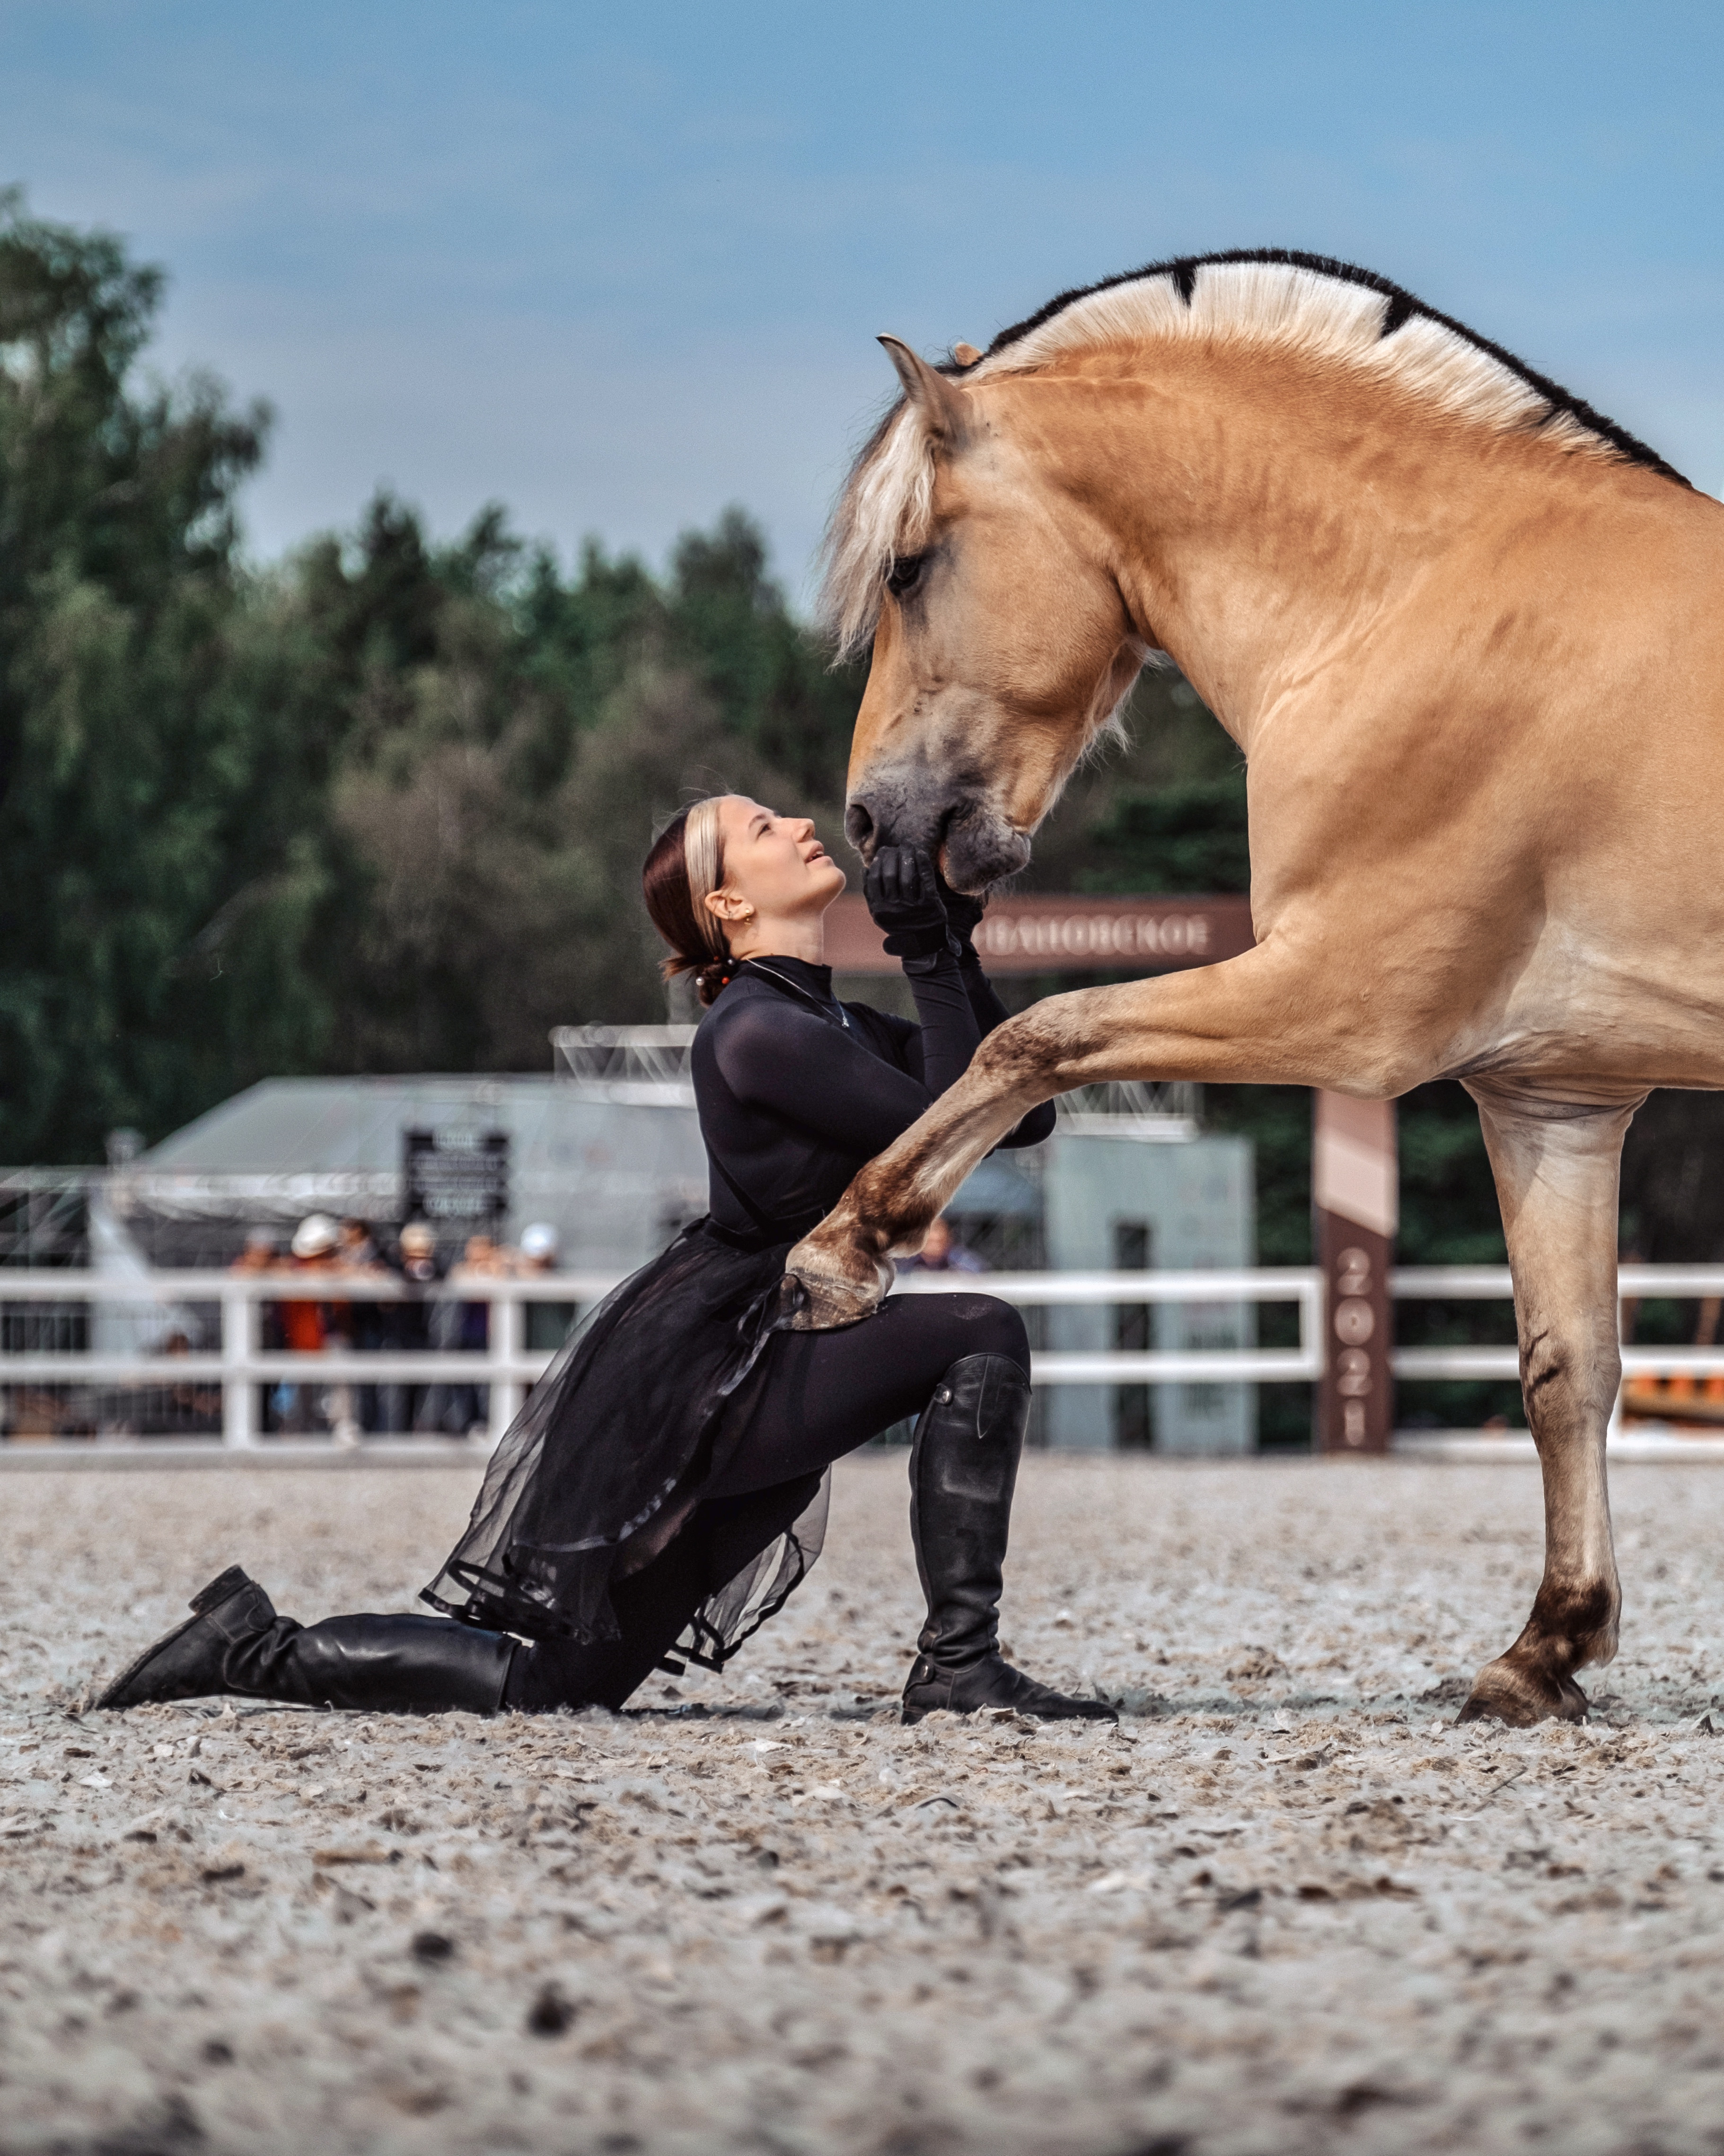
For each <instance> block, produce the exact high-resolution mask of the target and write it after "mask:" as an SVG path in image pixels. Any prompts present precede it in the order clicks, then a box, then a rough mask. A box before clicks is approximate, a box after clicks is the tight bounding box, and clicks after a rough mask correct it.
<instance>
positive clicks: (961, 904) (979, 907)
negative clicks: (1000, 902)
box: [935, 868, 988, 952]
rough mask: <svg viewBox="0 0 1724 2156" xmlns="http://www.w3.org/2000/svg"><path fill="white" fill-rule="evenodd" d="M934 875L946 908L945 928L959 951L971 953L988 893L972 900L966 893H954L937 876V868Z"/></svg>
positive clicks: (940, 876) (943, 878) (986, 907)
mask: <svg viewBox="0 0 1724 2156" xmlns="http://www.w3.org/2000/svg"><path fill="white" fill-rule="evenodd" d="M935 874H936V876H937V877H938V880H939V891H940V903H941V904H942V906H944V907H945V908H946V921H947V927H949V928H950V929H951V931H952V934H953V935H954V936H955V937H957V941H958V947H959V949H960V951H970V952H973V951H974V949H975V942H974V940H973V939H974V937H975V934H976V929H977V924H978V923H979V922H980V921H981V919H982V916H983V914H984V913H985V912H986V911H987V910H988V893H987V892H986V891H983V894H982V896H980V897H979V898H972V896H971V895H970V894H969V892H968V891H954V890H953V889H952V885H950V884H949V883H947V880H946V879H945V877H944V876H943V875H939V870H938V869H937V868H936V870H935Z"/></svg>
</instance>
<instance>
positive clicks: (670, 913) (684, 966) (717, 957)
mask: <svg viewBox="0 0 1724 2156" xmlns="http://www.w3.org/2000/svg"><path fill="white" fill-rule="evenodd" d="M724 798H725V797H724V795H723V794H721V793H711V794H708V795H707V797H706V799H705V800H704V801H696V802H695V803H694V804H693V806H692V807H690V808H685V809H684V810H683V811H682V813H681V814H680V815H678V816H673V817H672V818H671V819H670V822H669V823H668V824H666V825H665V826H664V829H663V830H662V831H661V832H660V833H659V835H658V837H657V839H654V842H653V848H652V851H651V852H650V853H649V855H647V857H646V865H645V867H644V869H643V870H641V886H642V890H643V891H644V896H645V898H646V907H647V911H648V912H649V914H650V915H651V916H652V918H653V926H654V927H655V928H656V929H657V930H658V932H659V934H660V935H661V936H662V937H664V941H665V942H667V943H668V944H669V945H670V957H668V958H666V959H665V960H664V966H663V971H664V978H665V979H666V980H667V981H668V980H674V979H675V977H676V976H677V974H679V973H692V974H694V975H695V988H697V989H698V991H699V993H700V1001H701V1002H702V1003H703V1004H710V1003H711V1002H712V1001H713V999H714V998H715V997H716V995H717V994H718V992H719V990H720V989H721V988H724V987H725V986H726V983H728V982H729V980H730V978H731V975H732V974H733V973H735V971H736V960H735V959H734V958H732V957H731V947H730V944H729V942H728V941H727V939H726V936H725V928H724V923H723V921H721V920H720V918H719V916H717V915H716V913H715V912H714V911H712V908H711V906H708V905H707V903H706V901H707V899H708V897H709V896H711V893H712V892H714V891H721V890H722V889H723V887H724V834H723V832H722V830H721V829H720V825H719V804H720V803H721V802H722V801H723V799H724Z"/></svg>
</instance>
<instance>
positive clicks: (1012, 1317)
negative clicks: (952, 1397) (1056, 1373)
mask: <svg viewBox="0 0 1724 2156" xmlns="http://www.w3.org/2000/svg"><path fill="white" fill-rule="evenodd" d="M941 1299H942V1301H949V1302H950V1304H951V1306H952V1338H953V1340H954V1342H960V1343H962V1344H959V1345H957V1346H955V1347H954V1348H953V1351H952V1361H953V1362H954V1363H957V1362H959V1361H961V1360H962V1358H963V1357H965V1356H966V1355H1004V1356H1006V1357H1007V1358H1008V1359H1009V1360H1010V1361H1012V1362H1013V1363H1016V1364H1017V1365H1018V1368H1019V1369H1020V1370H1022V1371H1023V1373H1024V1376H1025V1377H1028V1376H1029V1332H1028V1331H1027V1330H1026V1329H1025V1327H1024V1315H1023V1312H1021V1311H1019V1310H1018V1309H1017V1308H1015V1307H1014V1306H1013V1304H1011V1303H1009V1302H1002V1301H1000V1299H999V1297H998V1296H993V1295H954V1296H949V1297H948V1296H942V1298H941Z"/></svg>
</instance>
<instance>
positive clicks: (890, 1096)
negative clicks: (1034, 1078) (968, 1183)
mask: <svg viewBox="0 0 1724 2156" xmlns="http://www.w3.org/2000/svg"><path fill="white" fill-rule="evenodd" d="M904 971H905V973H906V978H908V979H909V982H910V986H911V993H912V994H913V995H914V996H915V998H916V1015H917V1017H918V1018H919V1019H921V1024H919V1025H912V1024H911V1023H910V1021H909V1020H908V1019H901V1018H894V1017H892V1016H891V1015H890V1014H889V1013H887V1012H885V1011H878V1010H875V1009H873V1008H872V1007H871V1006H870V1005H869V1004H841V1003H839V1001H838V999H837V998H836V997H835V996H834V994H833V993H832V969H831V968H830V967H829V966H810V965H807V964H805V963H804V962H803V961H802V960H801V959H799V958H780V957H770V958H758V959H751V960H749V961H748V962H747V964H746V965H745V966H744V967H743V968H741V971H740V972H739V973H737V974H736V977H735V978H734V979H733V980H732V981H731V984H730V986H729V987H728V988H726V989H724V990H723V991H722V992H721V994H720V996H719V998H718V1000H717V1002H716V1004H714V1005H713V1006H712V1008H711V1010H710V1011H708V1013H707V1014H706V1017H705V1018H704V1019H702V1020H701V1023H700V1031H699V1032H698V1033H697V1034H695V1045H694V1053H693V1056H692V1059H691V1061H692V1068H693V1072H694V1081H695V1105H696V1106H697V1107H698V1108H699V1110H700V1135H701V1137H703V1138H704V1139H705V1140H706V1157H707V1160H708V1162H709V1163H710V1165H711V1171H712V1173H711V1211H712V1215H713V1218H714V1219H716V1221H717V1222H718V1223H719V1224H721V1226H723V1227H725V1228H728V1229H731V1230H733V1231H734V1232H736V1233H737V1234H740V1235H749V1236H760V1235H766V1236H768V1237H769V1238H770V1239H771V1240H782V1238H783V1237H785V1236H793V1235H805V1234H807V1232H808V1229H810V1228H812V1227H813V1225H814V1224H815V1223H816V1222H817V1221H818V1220H819V1219H822V1218H823V1217H824V1214H827V1213H828V1212H829V1211H830V1209H832V1207H833V1206H834V1204H836V1203H837V1201H838V1199H839V1197H840V1196H841V1195H842V1194H843V1192H844V1187H845V1185H846V1184H847V1183H849V1180H850V1178H851V1177H852V1176H853V1175H854V1173H856V1171H857V1169H858V1168H860V1167H861V1166H862V1164H863V1163H864V1162H865V1161H869V1160H872V1159H873V1158H874V1156H875V1154H876V1153H878V1152H884V1151H885V1148H886V1147H888V1146H889V1145H890V1143H891V1142H892V1141H893V1139H894V1138H895V1137H899V1136H900V1133H902V1132H905V1131H906V1130H908V1129H909V1127H910V1126H911V1124H912V1123H913V1122H915V1121H916V1117H917V1116H920V1115H921V1112H922V1111H923V1110H924V1109H925V1108H926V1107H927V1106H928V1105H929V1103H930V1102H931V1101H936V1100H937V1099H938V1098H939V1096H941V1094H942V1093H943V1092H944V1091H946V1090H947V1087H948V1086H952V1085H953V1084H954V1083H956V1081H957V1080H958V1079H959V1078H961V1077H962V1075H963V1074H964V1072H965V1071H966V1070H967V1069H968V1068H969V1063H970V1058H971V1057H972V1055H974V1054H975V1052H976V1050H977V1045H978V1044H979V1043H980V1041H981V1040H982V1039H983V1035H984V1034H990V1033H992V1032H993V1029H994V1028H995V1027H996V1026H997V1025H998V1024H1000V1023H1001V1021H1002V1020H1003V1019H1004V1018H1005V1016H1006V1011H1005V1008H1004V1006H1003V1004H1001V1002H1000V1000H999V998H998V996H996V995H995V993H993V988H990V987H989V985H988V978H987V976H986V975H985V974H984V973H983V971H982V968H981V966H980V964H979V962H977V959H976V956H975V953H974V952H972V951H968V950H967V951H966V952H965V954H964V957H963V959H962V962H960V960H959V959H957V958H956V957H952V955H951V954H950V953H949V952H939V953H936V955H935V956H934V957H931V958H912V959H909V960H907V961H906V963H905V968H904ZM1053 1127H1054V1108H1053V1104H1052V1102H1051V1101H1049V1102H1045V1103H1044V1105H1043V1106H1040V1107H1039V1108H1034V1109H1032V1110H1031V1111H1030V1112H1029V1115H1027V1116H1025V1117H1024V1120H1023V1122H1021V1123H1019V1124H1018V1127H1017V1128H1016V1129H1015V1130H1014V1131H1013V1132H1010V1133H1009V1134H1008V1136H1007V1137H1004V1138H1002V1139H1001V1141H1000V1143H1001V1144H1002V1145H1003V1146H1027V1145H1036V1144H1039V1142H1040V1141H1041V1140H1042V1139H1043V1138H1044V1137H1047V1136H1048V1135H1049V1132H1051V1131H1052V1130H1053Z"/></svg>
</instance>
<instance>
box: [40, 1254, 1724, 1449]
mask: <svg viewBox="0 0 1724 2156" xmlns="http://www.w3.org/2000/svg"><path fill="white" fill-rule="evenodd" d="M617 1277H618V1276H616V1275H614V1274H608V1273H606V1274H596V1273H547V1274H543V1275H539V1276H534V1277H531V1278H526V1279H492V1278H481V1277H475V1278H470V1279H469V1278H466V1277H463V1276H459V1275H458V1276H455V1277H454V1278H452V1279H450V1280H447V1281H441V1282H439V1284H438V1285H437V1286H436V1287H435V1289H434V1290H425V1289H418V1288H413V1287H409V1286H407V1285H405V1284H403V1283H402V1282H400V1281H397V1280H396V1279H394V1278H393V1276H390V1277H387V1278H382V1279H379V1278H377V1277H375V1276H371V1275H365V1274H341V1273H333V1272H331V1273H319V1274H300V1275H297V1276H296V1275H293V1274H268V1273H244V1274H243V1273H233V1272H156V1273H146V1274H136V1273H126V1274H110V1273H100V1272H89V1271H82V1270H74V1269H71V1268H66V1269H59V1268H55V1269H50V1270H28V1269H25V1268H23V1267H18V1268H15V1269H14V1268H10V1267H8V1268H0V1306H3V1307H6V1308H8V1310H10V1311H12V1312H16V1311H17V1309H18V1306H20V1305H30V1304H35V1305H57V1306H62V1307H64V1306H76V1305H80V1304H82V1305H85V1306H90V1308H91V1310H92V1312H94V1310H95V1309H96V1308H97V1307H100V1306H109V1307H112V1306H125V1305H129V1306H142V1307H144V1308H146V1309H153V1310H155V1311H156V1312H158V1313H159V1314H160V1316H161V1318H162V1322H163V1324H164V1327H166V1326H167V1324H168V1323H169V1322H171V1321H172V1313H174V1312H176V1311H180V1312H183V1311H185V1310H186V1309H187V1307H188V1306H190V1307H196V1306H200V1305H201V1306H203V1307H205V1308H208V1307H210V1306H215V1307H216V1308H217V1309H218V1311H219V1313H220V1318H219V1328H218V1330H219V1345H218V1347H215V1348H213V1349H211V1350H208V1351H205V1352H195V1353H178V1354H172V1355H164V1354H156V1355H144V1354H136V1353H132V1354H111V1353H90V1352H88V1351H84V1350H75V1349H68V1350H65V1351H60V1350H58V1349H54V1348H44V1347H28V1348H26V1349H23V1350H22V1351H18V1352H8V1351H6V1350H4V1349H0V1387H29V1386H51V1387H55V1388H59V1387H67V1386H80V1385H87V1386H97V1387H100V1386H107V1387H115V1388H121V1389H129V1390H136V1391H138V1392H148V1391H151V1390H171V1389H173V1388H176V1387H180V1386H184V1385H188V1384H194V1383H195V1384H204V1385H219V1386H220V1388H221V1402H222V1429H221V1436H222V1440H223V1442H224V1444H225V1445H228V1446H229V1447H235V1448H244V1447H246V1446H249V1445H255V1444H256V1443H257V1442H258V1441H259V1435H260V1432H259V1424H258V1405H259V1390H260V1389H261V1388H263V1387H265V1386H274V1385H277V1384H283V1383H285V1384H290V1385H313V1386H318V1387H323V1386H332V1385H347V1386H352V1385H379V1384H381V1385H390V1384H418V1385H429V1384H442V1385H473V1386H479V1387H484V1388H486V1389H488V1390H489V1395H490V1399H489V1430H490V1437H491V1439H492V1440H493V1441H495V1439H497V1438H498V1437H500V1435H502V1433H503V1431H504V1430H506V1429H507V1428H508V1426H509V1424H510V1423H511V1421H512V1420H513V1419H514V1417H515V1415H516V1412H517V1411H518V1409H519V1408H520V1405H521V1399H522V1396H523V1393H524V1390H525V1389H526V1387H527V1386H528V1385H530V1384H531V1383H534V1382H535V1381H536V1379H537V1378H540V1377H541V1375H542V1374H543V1373H544V1371H545V1369H546V1366H547V1365H548V1364H549V1363H550V1362H551V1360H552V1353H551V1351H549V1350H546V1349H537V1350H530V1349H528V1348H527V1347H526V1346H525V1345H524V1339H525V1333H526V1326H525V1323H524V1315H525V1312H526V1307H527V1306H529V1305H530V1304H532V1303H552V1304H558V1305H562V1306H570V1305H573V1306H576V1307H577V1308H579V1307H581V1306H585V1305H589V1304H591V1303H593V1302H595V1301H598V1300H599V1299H600V1298H601V1297H602V1296H604V1295H606V1294H607V1293H608V1291H610V1289H611V1288H612V1287H613V1286H615V1285H616V1283H617ZM1391 1287H1392V1291H1393V1295H1394V1296H1395V1297H1396V1299H1397V1300H1398V1301H1500V1302H1502V1303H1504V1304H1510V1303H1511V1301H1512V1291H1511V1286H1510V1282H1509V1275H1508V1271H1507V1269H1506V1267H1496V1266H1436V1267H1414V1266H1403V1267H1401V1268H1399V1269H1398V1270H1396V1271H1395V1272H1394V1273H1393V1276H1392V1279H1391ZM899 1288H900V1292H903V1293H907V1294H921V1295H930V1294H949V1293H952V1292H953V1291H962V1290H965V1289H968V1290H971V1291H976V1292H982V1293H986V1294H988V1295H995V1296H1001V1297H1002V1298H1003V1299H1004V1300H1005V1301H1009V1302H1013V1303H1017V1304H1019V1305H1021V1306H1024V1307H1041V1308H1049V1307H1054V1306H1073V1305H1076V1306H1090V1307H1113V1308H1125V1309H1141V1308H1143V1307H1145V1306H1150V1305H1154V1304H1160V1303H1176V1304H1187V1305H1190V1304H1208V1305H1213V1304H1218V1303H1224V1304H1234V1305H1237V1304H1239V1303H1245V1302H1249V1303H1253V1304H1265V1303H1280V1304H1287V1303H1290V1304H1292V1305H1294V1306H1296V1309H1297V1312H1298V1316H1299V1344H1298V1345H1297V1346H1296V1347H1235V1348H1214V1349H1180V1348H1173V1349H1162V1348H1145V1349H1133V1348H1115V1349H1105V1350H1095V1351H1077V1350H1072V1351H1067V1350H1061V1349H1057V1348H1056V1349H1052V1350H1049V1351H1047V1352H1044V1353H1038V1354H1037V1355H1036V1356H1035V1357H1034V1370H1033V1376H1034V1382H1035V1383H1037V1384H1039V1385H1060V1384H1066V1385H1115V1384H1167V1383H1233V1384H1264V1383H1289V1382H1297V1381H1300V1380H1306V1381H1311V1380H1315V1379H1316V1378H1321V1375H1322V1373H1323V1367H1324V1354H1325V1342H1326V1328H1325V1327H1324V1324H1323V1282H1322V1276H1321V1274H1320V1273H1319V1272H1317V1271H1316V1270H1315V1269H1312V1268H1308V1267H1302V1266H1285V1267H1257V1268H1252V1269H1249V1270H1234V1271H1219V1270H1218V1271H1206V1272H1093V1273H1079V1272H1065V1273H989V1274H986V1275H983V1276H971V1275H953V1274H949V1273H948V1274H942V1275H938V1276H936V1275H930V1274H916V1273H911V1274H910V1275H907V1276H906V1277H905V1278H904V1279H903V1280H902V1281H900V1283H899ZM1621 1294H1622V1296H1623V1297H1624V1300H1629V1299H1631V1298H1632V1299H1639V1300H1648V1299H1651V1298H1654V1297H1663V1298H1671V1297H1675V1298H1693V1297H1697V1296H1724V1266H1693V1265H1686V1266H1677V1265H1625V1266H1624V1268H1623V1269H1622V1275H1621ZM292 1301H316V1302H324V1303H330V1302H335V1303H346V1302H351V1303H359V1304H390V1303H397V1304H398V1303H402V1302H413V1303H421V1304H424V1303H430V1302H438V1301H442V1302H448V1301H455V1302H484V1303H488V1304H489V1305H490V1321H489V1326H488V1334H489V1345H488V1346H487V1347H486V1348H485V1350H484V1351H483V1352H482V1353H465V1352H462V1351H459V1350H451V1349H440V1350H413V1351H406V1350H392V1349H387V1348H385V1349H377V1350H375V1351H367V1352H353V1351H349V1352H346V1353H340V1352H335V1351H329V1350H326V1351H323V1352H321V1353H294V1352H291V1351H275V1352H269V1351H264V1350H263V1349H260V1348H259V1346H258V1331H259V1325H258V1311H259V1306H260V1305H263V1304H265V1303H278V1304H279V1303H284V1302H292ZM10 1322H13V1321H11V1320H8V1323H10ZM1505 1325H1506V1327H1510V1326H1511V1319H1509V1318H1507V1317H1506V1318H1505ZM1392 1362H1393V1370H1394V1373H1395V1375H1396V1376H1397V1377H1398V1378H1415V1379H1454V1378H1514V1377H1516V1375H1517V1374H1518V1368H1519V1365H1518V1358H1517V1354H1516V1348H1515V1347H1514V1345H1513V1344H1512V1342H1505V1343H1504V1344H1503V1345H1501V1346H1500V1347H1499V1346H1479V1347H1398V1348H1397V1349H1395V1351H1394V1353H1393V1358H1392ZM1623 1366H1624V1373H1625V1374H1626V1375H1628V1376H1635V1375H1639V1374H1642V1373H1646V1374H1660V1375H1662V1374H1668V1373H1689V1374H1691V1375H1694V1376H1696V1377H1711V1376H1716V1375H1724V1346H1719V1347H1627V1348H1624V1351H1623Z"/></svg>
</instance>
